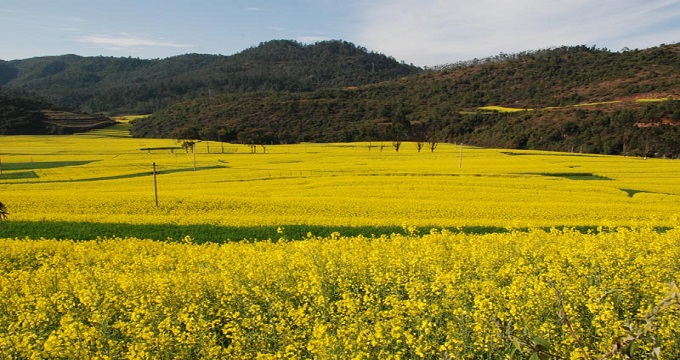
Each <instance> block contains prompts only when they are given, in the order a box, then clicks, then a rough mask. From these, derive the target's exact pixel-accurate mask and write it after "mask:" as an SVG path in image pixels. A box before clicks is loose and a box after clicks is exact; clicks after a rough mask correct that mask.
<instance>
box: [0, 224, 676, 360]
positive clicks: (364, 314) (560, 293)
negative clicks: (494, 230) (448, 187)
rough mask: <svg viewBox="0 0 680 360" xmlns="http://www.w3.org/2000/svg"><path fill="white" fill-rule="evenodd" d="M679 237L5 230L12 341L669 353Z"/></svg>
mask: <svg viewBox="0 0 680 360" xmlns="http://www.w3.org/2000/svg"><path fill="white" fill-rule="evenodd" d="M284 231H285V230H284ZM679 235H680V233H679V232H678V231H677V230H672V231H669V232H666V233H664V234H659V233H657V232H654V231H651V230H644V229H642V230H636V231H633V230H623V229H620V230H617V231H613V232H603V233H599V234H597V235H594V234H585V235H584V234H582V233H580V232H574V231H564V232H561V231H552V232H545V231H542V230H537V231H530V232H511V233H507V234H489V235H466V234H454V233H450V232H447V231H442V232H437V231H433V232H432V234H427V235H423V236H402V235H394V236H389V237H388V236H381V237H378V238H365V237H353V238H345V237H341V236H337V235H336V236H333V237H331V238H316V237H312V238H307V239H304V240H300V241H293V242H287V241H279V242H276V243H272V242H269V241H267V242H256V243H227V244H223V245H216V244H203V245H194V244H191V243H190V242H189V241H187V242H186V243H184V244H180V243H167V242H153V241H149V240H138V239H119V238H118V239H97V240H93V241H87V242H73V241H56V240H4V241H2V242H0V259H2V260H0V271H1V272H2V274H3V276H2V277H1V278H0V288H1V289H2V292H0V309H2V311H0V353H2V354H4V355H5V356H4V357H5V358H9V359H28V358H36V359H42V358H64V359H91V358H108V359H192V358H320V359H350V358H356V359H369V358H376V359H383V358H395V359H396V358H404V359H410V358H429V359H435V358H446V357H447V356H449V357H451V358H471V359H472V358H491V359H502V358H506V357H508V356H510V355H511V354H514V355H515V356H516V357H517V358H526V357H529V356H531V355H532V354H541V358H543V356H546V354H548V353H550V354H559V356H560V357H559V358H569V359H599V358H601V356H604V355H606V354H607V353H609V352H610V351H611V350H612V344H616V341H621V342H622V343H625V339H626V338H627V337H632V338H635V341H633V343H634V344H635V347H633V348H632V350H630V347H628V350H626V351H630V353H631V354H632V355H634V357H635V358H641V356H642V355H643V354H650V353H653V351H654V348H657V347H659V348H660V349H662V350H661V354H662V355H663V357H662V358H666V359H675V358H678V357H679V356H680V316H679V315H680V310H679V309H678V308H677V306H678V296H679V295H680V294H678V292H677V288H675V289H671V288H670V287H669V284H671V283H673V282H677V281H678V280H680V276H679V274H680V262H679V261H678V256H679V255H680V243H679V242H678V238H679ZM187 240H189V239H187ZM664 299H665V300H666V302H665V303H664ZM658 305H661V306H660V307H657V308H656V310H655V306H658ZM648 321H649V324H650V325H649V327H648V328H646V327H645V326H647V322H648ZM538 344H543V345H541V346H545V347H544V348H539V346H538ZM626 344H629V343H626ZM541 351H544V352H541ZM615 358H623V357H621V356H618V357H615Z"/></svg>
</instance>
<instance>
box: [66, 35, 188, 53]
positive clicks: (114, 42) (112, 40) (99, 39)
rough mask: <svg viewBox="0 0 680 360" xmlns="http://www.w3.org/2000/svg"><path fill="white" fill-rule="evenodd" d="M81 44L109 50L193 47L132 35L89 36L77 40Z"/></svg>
mask: <svg viewBox="0 0 680 360" xmlns="http://www.w3.org/2000/svg"><path fill="white" fill-rule="evenodd" d="M77 40H78V41H79V42H82V43H86V44H91V45H97V46H103V47H109V48H117V49H124V48H138V47H172V48H188V47H193V45H191V44H181V43H175V42H171V41H167V40H164V39H153V38H150V37H146V36H139V35H131V34H125V33H121V34H116V35H87V36H82V37H79V38H78V39H77Z"/></svg>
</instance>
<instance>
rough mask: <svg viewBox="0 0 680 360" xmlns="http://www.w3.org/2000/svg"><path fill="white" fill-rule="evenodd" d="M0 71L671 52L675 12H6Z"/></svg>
mask: <svg viewBox="0 0 680 360" xmlns="http://www.w3.org/2000/svg"><path fill="white" fill-rule="evenodd" d="M0 33H1V34H2V35H1V36H0V59H3V60H14V59H25V58H30V57H36V56H48V55H63V54H77V55H82V56H97V55H104V56H122V57H127V56H131V57H139V58H165V57H170V56H175V55H181V54H186V53H205V54H224V55H231V54H234V53H237V52H240V51H242V50H244V49H246V48H249V47H252V46H257V45H258V44H259V43H261V42H264V41H268V40H274V39H292V40H297V41H300V42H302V43H313V42H316V41H321V40H345V41H349V42H352V43H354V44H356V45H359V46H363V47H366V48H367V49H368V50H371V51H376V52H380V53H383V54H386V55H388V56H392V57H394V58H396V59H397V60H400V61H404V62H406V63H412V64H414V65H417V66H435V65H442V64H448V63H453V62H458V61H465V60H470V59H473V58H483V57H488V56H494V55H497V54H499V53H517V52H521V51H526V50H537V49H543V48H548V47H554V46H563V45H588V46H597V47H605V48H608V49H610V50H614V51H618V50H621V49H622V48H624V47H627V48H631V49H636V48H640V49H642V48H648V47H653V46H658V45H660V44H664V43H665V44H672V43H677V42H680V0H649V1H645V0H617V1H613V0H596V1H592V0H589V1H585V0H571V1H568V2H567V1H547V0H450V1H446V0H418V1H417V2H416V1H413V0H365V1H360V0H347V1H343V2H339V1H331V0H278V1H276V0H223V1H219V0H192V1H187V0H140V1H135V0H118V1H115V2H113V1H110V0H107V1H103V0H3V2H2V3H0Z"/></svg>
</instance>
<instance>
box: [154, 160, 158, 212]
mask: <svg viewBox="0 0 680 360" xmlns="http://www.w3.org/2000/svg"><path fill="white" fill-rule="evenodd" d="M153 194H154V198H155V200H156V207H158V182H157V181H156V163H155V162H154V163H153Z"/></svg>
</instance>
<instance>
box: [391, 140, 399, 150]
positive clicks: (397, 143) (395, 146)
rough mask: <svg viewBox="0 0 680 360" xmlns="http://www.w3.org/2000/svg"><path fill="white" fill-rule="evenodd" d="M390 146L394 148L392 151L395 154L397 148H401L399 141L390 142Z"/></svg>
mask: <svg viewBox="0 0 680 360" xmlns="http://www.w3.org/2000/svg"><path fill="white" fill-rule="evenodd" d="M392 146H394V150H395V151H396V152H399V148H400V147H401V140H397V141H392Z"/></svg>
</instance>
